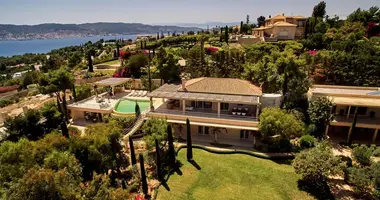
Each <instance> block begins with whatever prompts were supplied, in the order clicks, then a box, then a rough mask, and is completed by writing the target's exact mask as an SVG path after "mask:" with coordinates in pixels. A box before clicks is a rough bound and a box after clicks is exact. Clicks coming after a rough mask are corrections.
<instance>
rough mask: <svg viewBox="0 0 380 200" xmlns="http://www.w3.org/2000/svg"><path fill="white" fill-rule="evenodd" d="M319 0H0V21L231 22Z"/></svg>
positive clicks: (339, 5)
mask: <svg viewBox="0 0 380 200" xmlns="http://www.w3.org/2000/svg"><path fill="white" fill-rule="evenodd" d="M318 2H319V0H154V1H152V0H145V1H143V0H0V23H1V24H40V23H86V22H100V21H101V22H128V23H129V22H139V23H146V24H156V23H168V24H169V23H204V22H215V21H217V22H236V21H241V20H245V17H246V15H247V14H248V15H250V17H251V21H256V19H257V17H258V16H260V15H264V16H265V17H268V16H269V15H272V16H273V15H277V14H280V13H285V14H287V15H291V14H293V15H305V16H310V15H311V12H312V9H313V6H314V5H316V4H317V3H318ZM325 2H326V3H327V14H329V15H331V16H332V15H334V14H337V15H339V16H340V17H343V18H345V17H346V16H347V15H348V14H349V13H351V12H352V11H354V10H355V9H357V8H358V7H361V8H364V9H368V8H369V7H370V6H373V5H377V6H379V5H380V0H325Z"/></svg>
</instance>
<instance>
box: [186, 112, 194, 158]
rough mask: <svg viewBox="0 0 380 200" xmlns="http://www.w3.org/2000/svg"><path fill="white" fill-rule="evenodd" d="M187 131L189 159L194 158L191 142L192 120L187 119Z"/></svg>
mask: <svg viewBox="0 0 380 200" xmlns="http://www.w3.org/2000/svg"><path fill="white" fill-rule="evenodd" d="M186 129H187V130H186V131H187V141H186V142H187V160H189V161H190V160H193V145H192V142H191V131H190V121H189V119H186Z"/></svg>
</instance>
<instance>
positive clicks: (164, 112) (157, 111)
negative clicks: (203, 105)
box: [153, 108, 257, 121]
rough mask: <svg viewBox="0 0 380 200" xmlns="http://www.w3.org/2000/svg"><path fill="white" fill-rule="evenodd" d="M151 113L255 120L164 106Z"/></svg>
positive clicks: (250, 117)
mask: <svg viewBox="0 0 380 200" xmlns="http://www.w3.org/2000/svg"><path fill="white" fill-rule="evenodd" d="M153 113H162V114H169V115H187V116H194V117H204V118H219V119H231V120H244V121H257V118H256V117H255V116H242V115H229V114H220V115H218V114H217V113H212V112H199V111H198V112H197V111H185V112H183V111H180V110H171V109H165V108H158V109H156V110H155V111H153Z"/></svg>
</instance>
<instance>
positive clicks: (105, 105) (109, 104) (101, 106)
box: [67, 92, 130, 113]
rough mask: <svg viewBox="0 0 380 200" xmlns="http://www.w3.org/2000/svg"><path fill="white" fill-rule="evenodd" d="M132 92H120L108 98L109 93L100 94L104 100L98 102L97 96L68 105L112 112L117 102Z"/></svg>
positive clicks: (72, 107) (77, 108) (74, 107)
mask: <svg viewBox="0 0 380 200" xmlns="http://www.w3.org/2000/svg"><path fill="white" fill-rule="evenodd" d="M129 93H130V92H119V93H116V94H115V96H112V97H110V98H108V96H107V93H103V94H100V95H98V98H103V102H101V103H98V102H97V100H96V99H97V98H96V96H92V97H90V98H87V99H84V100H82V101H78V102H75V103H72V104H69V105H68V106H67V107H68V108H69V109H73V110H83V111H89V110H93V111H97V112H100V113H111V112H112V110H113V108H114V107H115V105H116V103H117V102H118V101H119V100H120V99H122V98H125V97H127V96H128V94H129Z"/></svg>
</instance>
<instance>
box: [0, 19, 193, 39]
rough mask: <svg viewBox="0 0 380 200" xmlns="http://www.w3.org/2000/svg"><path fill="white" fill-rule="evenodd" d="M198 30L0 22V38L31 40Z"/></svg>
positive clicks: (147, 26) (169, 27)
mask: <svg viewBox="0 0 380 200" xmlns="http://www.w3.org/2000/svg"><path fill="white" fill-rule="evenodd" d="M191 30H192V31H199V30H201V29H200V28H197V27H179V26H164V25H147V24H141V23H106V22H99V23H86V24H39V25H11V24H0V40H31V39H53V38H68V37H84V36H92V35H122V34H124V35H127V34H148V33H157V32H161V31H163V32H164V33H167V32H168V31H169V32H171V33H172V32H178V33H179V32H182V31H184V32H188V31H191Z"/></svg>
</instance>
